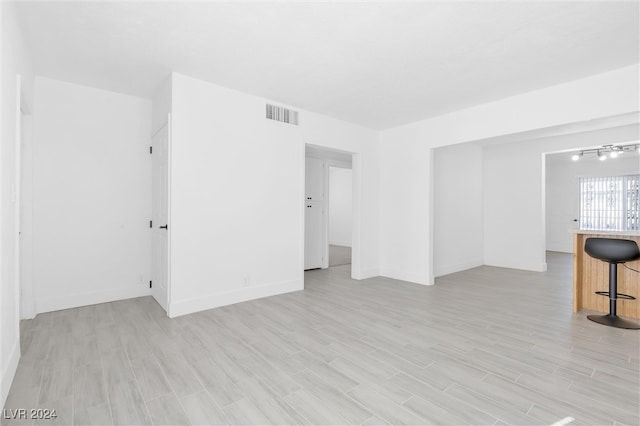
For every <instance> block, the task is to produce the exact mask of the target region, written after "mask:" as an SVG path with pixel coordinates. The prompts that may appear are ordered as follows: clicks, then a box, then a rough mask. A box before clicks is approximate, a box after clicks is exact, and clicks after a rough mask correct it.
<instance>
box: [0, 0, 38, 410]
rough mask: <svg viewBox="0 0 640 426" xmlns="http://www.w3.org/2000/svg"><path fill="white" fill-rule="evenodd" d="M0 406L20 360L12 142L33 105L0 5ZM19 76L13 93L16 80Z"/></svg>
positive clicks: (17, 43) (16, 41)
mask: <svg viewBox="0 0 640 426" xmlns="http://www.w3.org/2000/svg"><path fill="white" fill-rule="evenodd" d="M0 24H1V31H0V47H1V55H2V56H1V58H0V62H1V69H0V71H1V76H0V78H1V81H0V108H1V111H0V137H1V138H2V139H1V142H0V158H1V160H0V167H1V168H2V183H1V186H0V191H1V197H0V216H1V217H2V219H1V222H0V227H1V228H0V235H1V240H0V271H1V272H0V381H1V383H0V392H1V393H0V402H1V403H2V406H4V402H5V400H6V397H7V394H8V392H9V388H10V387H11V382H12V380H13V376H14V374H15V371H16V368H17V366H18V360H19V358H20V331H19V327H20V312H19V303H20V296H19V293H20V292H19V286H18V282H17V280H16V276H17V265H16V263H17V262H16V259H17V251H18V248H17V246H16V235H17V232H18V228H17V223H18V218H17V216H16V203H15V200H16V199H17V198H16V193H15V190H16V182H17V179H16V170H17V166H18V164H17V161H16V140H17V137H18V134H19V131H18V126H17V115H18V108H19V105H20V103H22V106H23V107H24V108H26V109H27V110H28V109H29V108H30V107H31V106H32V105H31V104H32V102H33V72H32V65H31V59H30V57H29V55H28V52H27V49H26V46H25V43H24V40H23V38H22V35H21V33H20V31H19V25H18V21H17V19H16V15H15V10H14V6H13V4H11V3H8V2H1V3H0ZM18 74H20V75H21V90H20V93H19V92H18V86H17V78H16V77H17V75H18Z"/></svg>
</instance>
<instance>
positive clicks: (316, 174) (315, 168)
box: [304, 157, 324, 202]
mask: <svg viewBox="0 0 640 426" xmlns="http://www.w3.org/2000/svg"><path fill="white" fill-rule="evenodd" d="M305 170H306V172H305V182H304V184H305V200H306V201H310V202H314V201H322V200H323V199H324V161H322V160H320V159H318V158H311V157H307V158H306V169H305Z"/></svg>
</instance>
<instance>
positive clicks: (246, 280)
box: [242, 275, 251, 287]
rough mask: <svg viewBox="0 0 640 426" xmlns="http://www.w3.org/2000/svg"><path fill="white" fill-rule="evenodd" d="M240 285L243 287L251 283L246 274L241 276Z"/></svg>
mask: <svg viewBox="0 0 640 426" xmlns="http://www.w3.org/2000/svg"><path fill="white" fill-rule="evenodd" d="M242 285H243V286H244V287H249V286H250V285H251V280H250V279H249V276H248V275H247V276H245V277H244V278H242Z"/></svg>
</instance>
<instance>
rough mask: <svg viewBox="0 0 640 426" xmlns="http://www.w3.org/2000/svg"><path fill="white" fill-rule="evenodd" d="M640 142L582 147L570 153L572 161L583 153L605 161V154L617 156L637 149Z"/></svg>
mask: <svg viewBox="0 0 640 426" xmlns="http://www.w3.org/2000/svg"><path fill="white" fill-rule="evenodd" d="M638 147H640V144H637V143H635V144H629V145H602V147H601V148H592V149H583V150H581V151H578V152H576V153H574V154H572V155H571V160H572V161H578V160H580V159H581V158H582V157H584V156H585V155H590V154H595V155H596V157H597V158H598V160H600V161H605V160H606V159H607V154H608V156H609V158H617V157H619V156H620V155H622V154H624V153H625V152H633V151H636V150H638Z"/></svg>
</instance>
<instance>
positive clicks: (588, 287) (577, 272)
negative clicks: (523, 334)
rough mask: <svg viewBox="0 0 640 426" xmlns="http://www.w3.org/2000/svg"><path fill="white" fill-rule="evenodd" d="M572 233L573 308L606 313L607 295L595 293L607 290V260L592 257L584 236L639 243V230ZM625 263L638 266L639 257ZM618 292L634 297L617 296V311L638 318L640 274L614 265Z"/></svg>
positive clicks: (639, 262) (639, 314) (639, 308)
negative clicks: (587, 250)
mask: <svg viewBox="0 0 640 426" xmlns="http://www.w3.org/2000/svg"><path fill="white" fill-rule="evenodd" d="M570 232H571V233H573V234H574V236H573V312H578V311H579V310H581V309H589V310H592V311H598V312H603V313H609V298H608V297H606V296H599V295H597V294H595V292H596V291H609V264H608V263H606V262H603V261H601V260H598V259H594V258H592V257H591V256H589V255H588V254H587V253H585V251H584V243H585V241H586V240H587V238H620V239H623V240H632V241H635V242H636V244H638V246H640V232H631V231H630V232H615V231H587V230H581V229H572V230H571V231H570ZM626 265H627V266H628V267H630V268H633V269H635V270H640V259H639V260H634V261H633V262H627V263H626ZM618 293H624V294H629V295H631V296H633V297H635V298H636V300H624V299H618V315H619V316H621V317H627V318H640V274H639V273H637V272H634V271H631V270H629V269H627V268H625V267H624V266H623V265H621V264H620V265H618Z"/></svg>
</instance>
